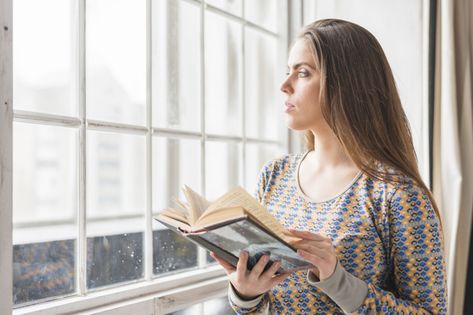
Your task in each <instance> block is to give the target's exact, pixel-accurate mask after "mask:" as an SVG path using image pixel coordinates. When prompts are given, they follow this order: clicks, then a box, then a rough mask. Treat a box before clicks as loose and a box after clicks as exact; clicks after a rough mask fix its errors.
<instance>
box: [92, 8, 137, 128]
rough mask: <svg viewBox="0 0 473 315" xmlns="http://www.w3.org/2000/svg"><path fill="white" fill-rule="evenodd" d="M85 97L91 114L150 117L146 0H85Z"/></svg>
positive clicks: (133, 120)
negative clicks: (147, 93)
mask: <svg viewBox="0 0 473 315" xmlns="http://www.w3.org/2000/svg"><path fill="white" fill-rule="evenodd" d="M86 7H87V12H86V20H87V23H86V26H87V29H86V61H87V64H86V82H87V89H86V100H87V116H88V118H91V119H97V120H106V121H113V122H120V123H128V124H140V125H144V124H145V121H146V106H145V104H146V2H145V1H144V0H139V1H137V0H99V1H87V5H86Z"/></svg>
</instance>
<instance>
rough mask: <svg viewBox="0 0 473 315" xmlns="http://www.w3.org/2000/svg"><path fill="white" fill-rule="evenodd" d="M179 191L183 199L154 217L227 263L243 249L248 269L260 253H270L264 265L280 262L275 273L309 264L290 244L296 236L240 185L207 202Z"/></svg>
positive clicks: (235, 258) (232, 260) (188, 189)
mask: <svg viewBox="0 0 473 315" xmlns="http://www.w3.org/2000/svg"><path fill="white" fill-rule="evenodd" d="M183 192H184V196H185V197H186V200H187V202H183V201H180V200H177V199H175V200H174V201H175V203H176V206H175V207H174V208H168V209H164V210H163V211H162V212H161V213H160V214H159V215H158V216H157V217H156V218H155V219H156V220H158V221H159V222H161V223H162V224H164V225H165V226H166V227H168V228H170V229H171V230H173V231H175V232H177V233H180V234H181V235H184V236H185V237H187V238H188V239H190V240H191V241H193V242H194V243H196V244H198V245H200V246H202V247H204V248H205V249H207V250H209V251H213V252H215V253H216V254H217V255H218V256H220V257H221V258H223V259H224V260H225V261H227V262H228V263H230V264H231V265H233V266H236V265H237V262H238V256H239V253H240V251H242V250H246V251H247V252H248V253H249V259H248V268H249V269H251V268H252V267H253V266H254V265H255V264H256V263H257V261H258V260H259V258H260V257H261V256H262V255H264V254H266V255H269V256H270V262H269V263H268V264H267V265H266V268H269V267H270V266H271V263H272V262H274V261H281V267H280V269H279V270H278V273H281V272H283V271H294V270H299V269H307V268H310V267H313V266H312V265H311V264H310V263H309V262H307V261H305V260H304V259H303V258H302V257H300V256H299V255H297V253H296V249H295V248H294V247H293V246H291V245H290V242H291V241H292V240H296V239H297V238H295V237H293V236H291V234H290V233H289V232H288V231H286V230H285V229H284V227H283V226H282V225H281V224H280V223H279V222H278V221H277V220H276V219H275V218H274V217H273V216H272V215H271V214H270V213H269V212H268V210H267V209H266V208H265V207H264V206H263V205H262V204H260V203H259V202H258V201H257V200H255V199H254V198H253V197H252V196H251V195H250V194H249V193H247V192H246V191H245V190H244V189H243V188H242V187H236V188H234V189H232V190H231V191H229V192H228V193H226V194H224V195H223V196H221V197H220V198H218V199H217V200H215V201H214V202H211V203H210V202H208V201H207V200H206V199H205V198H203V197H202V196H200V195H199V194H198V193H196V192H195V191H193V190H192V189H190V188H189V187H187V186H184V188H183Z"/></svg>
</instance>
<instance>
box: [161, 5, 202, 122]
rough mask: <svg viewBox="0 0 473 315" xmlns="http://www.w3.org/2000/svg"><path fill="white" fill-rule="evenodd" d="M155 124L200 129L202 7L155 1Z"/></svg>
mask: <svg viewBox="0 0 473 315" xmlns="http://www.w3.org/2000/svg"><path fill="white" fill-rule="evenodd" d="M153 13H154V17H155V18H154V19H153V61H154V62H153V89H152V91H153V92H154V93H153V125H154V126H158V127H165V128H175V129H186V130H192V131H199V130H200V116H201V115H200V111H201V109H200V107H201V106H200V97H201V93H200V82H201V81H200V74H201V72H200V71H201V70H200V64H201V62H200V56H201V54H200V52H201V48H200V8H199V7H198V6H196V5H194V4H190V3H187V2H185V1H175V0H168V1H155V2H153Z"/></svg>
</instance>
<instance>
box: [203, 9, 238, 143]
mask: <svg viewBox="0 0 473 315" xmlns="http://www.w3.org/2000/svg"><path fill="white" fill-rule="evenodd" d="M241 40H242V36H241V26H240V25H239V24H237V23H234V22H231V21H229V20H226V19H225V18H223V17H221V16H218V15H216V14H214V13H211V12H206V14H205V79H206V82H205V100H206V103H205V119H206V126H205V128H206V132H208V133H213V134H231V135H240V134H241V123H242V122H241V112H242V111H241V106H242V105H241V82H240V81H241V64H242V61H241V59H242V57H241V51H242V47H241V45H242V43H241Z"/></svg>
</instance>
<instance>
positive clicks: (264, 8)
mask: <svg viewBox="0 0 473 315" xmlns="http://www.w3.org/2000/svg"><path fill="white" fill-rule="evenodd" d="M278 5H279V1H277V0H258V1H253V0H245V19H246V20H249V21H251V22H253V23H255V24H257V25H259V26H262V27H264V28H266V29H268V30H270V31H273V32H277V31H278V24H277V9H278Z"/></svg>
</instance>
